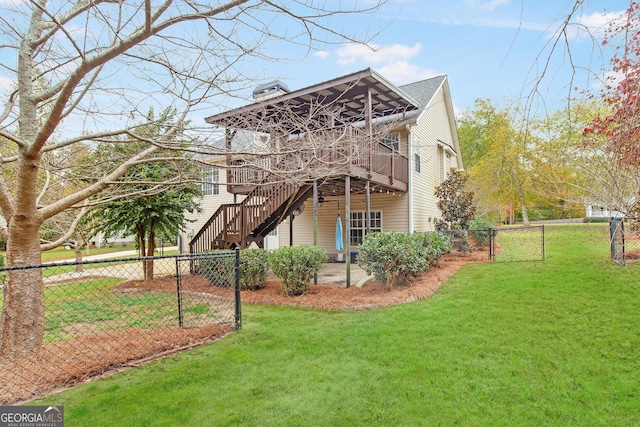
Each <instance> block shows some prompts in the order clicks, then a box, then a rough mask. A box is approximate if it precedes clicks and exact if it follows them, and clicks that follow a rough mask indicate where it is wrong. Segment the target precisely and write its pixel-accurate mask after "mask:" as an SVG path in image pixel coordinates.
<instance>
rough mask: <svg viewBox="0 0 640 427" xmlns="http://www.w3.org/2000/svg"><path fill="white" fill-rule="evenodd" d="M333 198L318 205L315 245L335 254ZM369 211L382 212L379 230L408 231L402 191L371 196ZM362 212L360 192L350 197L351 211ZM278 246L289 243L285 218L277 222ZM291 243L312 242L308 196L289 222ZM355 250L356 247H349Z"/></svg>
mask: <svg viewBox="0 0 640 427" xmlns="http://www.w3.org/2000/svg"><path fill="white" fill-rule="evenodd" d="M337 200H338V199H337V198H332V199H329V200H328V201H325V202H324V203H322V204H321V205H320V206H319V207H318V246H320V247H322V248H324V249H325V250H326V251H327V253H335V252H336V248H335V227H336V220H337V218H338V202H337ZM339 201H340V203H339V204H340V218H341V221H342V228H343V242H344V245H345V246H346V244H347V236H346V234H345V233H346V216H345V203H344V197H340V198H339ZM371 210H372V211H380V212H381V213H382V230H383V231H401V232H407V231H409V213H408V212H409V210H408V197H407V195H406V194H402V193H395V194H394V193H389V194H387V193H382V194H380V193H376V194H372V195H371ZM356 211H360V212H364V211H366V207H365V197H364V195H358V196H352V197H351V212H356ZM278 236H279V237H280V246H288V245H289V220H288V219H287V220H286V221H285V222H283V223H282V224H280V228H279V231H278ZM293 237H294V239H293V243H294V245H312V244H313V200H312V199H309V200H307V202H306V203H305V210H304V212H303V213H302V215H300V216H297V217H296V218H295V220H294V221H293ZM352 249H357V248H352Z"/></svg>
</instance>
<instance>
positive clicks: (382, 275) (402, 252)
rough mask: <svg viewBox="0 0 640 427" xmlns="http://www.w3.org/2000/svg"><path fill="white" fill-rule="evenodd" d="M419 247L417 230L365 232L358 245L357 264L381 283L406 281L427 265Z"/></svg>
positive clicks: (421, 237)
mask: <svg viewBox="0 0 640 427" xmlns="http://www.w3.org/2000/svg"><path fill="white" fill-rule="evenodd" d="M423 248H424V237H423V236H422V235H420V234H408V233H393V232H379V233H369V234H367V236H366V237H365V238H364V239H363V241H362V244H361V245H360V249H359V254H358V265H359V266H360V267H362V268H364V269H365V271H366V272H367V273H368V274H373V275H374V276H375V278H376V280H378V281H379V282H380V283H382V284H383V285H384V286H385V287H392V286H393V285H394V284H406V283H409V282H410V281H411V277H412V276H415V275H416V274H418V273H420V272H421V271H425V270H427V269H428V268H429V262H428V261H427V259H426V258H425V256H424V255H423V254H424V250H423Z"/></svg>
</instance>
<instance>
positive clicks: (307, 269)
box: [269, 245, 327, 295]
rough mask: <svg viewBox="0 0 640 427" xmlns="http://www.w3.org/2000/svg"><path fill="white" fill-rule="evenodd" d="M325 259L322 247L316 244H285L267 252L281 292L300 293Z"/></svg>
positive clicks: (304, 290)
mask: <svg viewBox="0 0 640 427" xmlns="http://www.w3.org/2000/svg"><path fill="white" fill-rule="evenodd" d="M326 260H327V255H326V254H325V252H324V249H322V248H319V247H317V246H308V245H303V246H285V247H282V248H279V249H276V250H275V251H272V252H270V253H269V265H270V266H271V270H272V271H273V274H275V275H276V277H278V279H280V281H281V282H282V292H283V293H285V294H287V295H302V294H303V293H305V292H306V291H307V290H308V289H309V282H310V281H311V278H312V277H313V275H314V274H316V273H318V271H320V269H321V268H322V266H323V264H324V263H325V262H326Z"/></svg>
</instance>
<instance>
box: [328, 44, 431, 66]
mask: <svg viewBox="0 0 640 427" xmlns="http://www.w3.org/2000/svg"><path fill="white" fill-rule="evenodd" d="M421 50H422V44H420V43H416V44H414V45H413V46H405V45H401V44H394V45H391V46H378V45H374V46H371V47H368V46H365V45H360V44H349V45H347V46H345V47H342V48H340V49H338V51H337V54H338V58H339V59H338V63H339V64H342V65H347V64H353V63H356V62H362V63H365V64H367V65H377V64H385V63H389V62H394V61H403V60H404V61H406V60H408V59H410V58H413V57H414V56H416V55H417V54H419V53H420V51H421Z"/></svg>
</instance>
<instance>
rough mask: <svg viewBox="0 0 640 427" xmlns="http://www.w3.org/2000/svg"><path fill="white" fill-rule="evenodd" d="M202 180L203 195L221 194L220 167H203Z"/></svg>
mask: <svg viewBox="0 0 640 427" xmlns="http://www.w3.org/2000/svg"><path fill="white" fill-rule="evenodd" d="M202 181H203V183H202V184H201V185H200V188H201V189H202V195H203V196H217V195H218V194H220V168H217V167H215V166H204V167H203V168H202Z"/></svg>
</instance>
